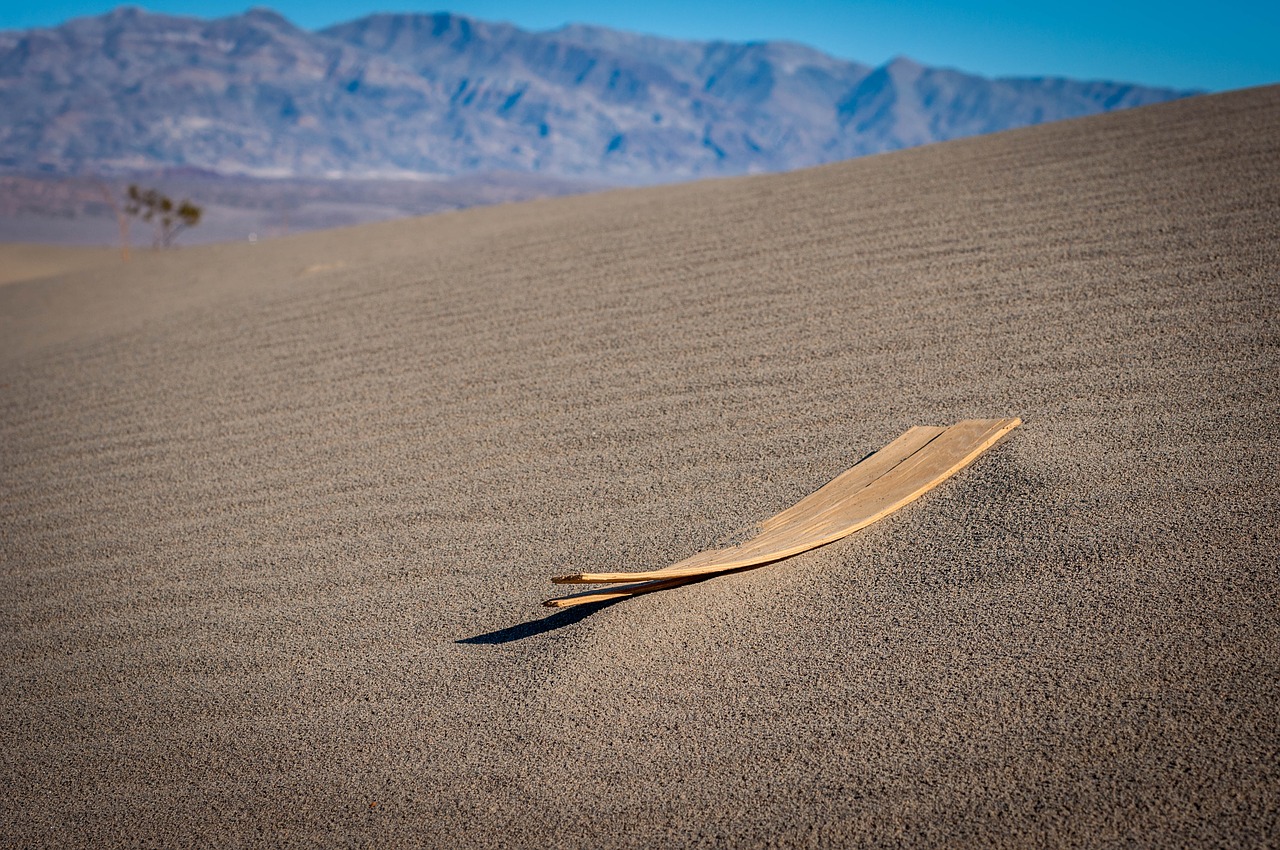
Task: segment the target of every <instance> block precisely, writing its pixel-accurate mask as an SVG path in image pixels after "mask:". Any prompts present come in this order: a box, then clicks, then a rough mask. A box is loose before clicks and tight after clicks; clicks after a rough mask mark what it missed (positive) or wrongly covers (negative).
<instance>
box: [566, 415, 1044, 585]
mask: <svg viewBox="0 0 1280 850" xmlns="http://www.w3.org/2000/svg"><path fill="white" fill-rule="evenodd" d="M1020 424H1022V420H1020V419H1016V418H1015V419H969V420H965V421H963V422H957V423H956V424H955V425H952V426H950V427H948V428H939V427H933V426H916V427H914V428H910V429H908V430H907V431H906V432H905V433H903V434H902V436H900V437H898V438H897V439H896V440H894V441H893V442H891V443H889V445H887V446H885V447H884V448H883V449H881V450H880V451H878V452H876V453H875V454H873V455H871V456H870V457H868V458H866V459H865V460H863V461H862V462H861V463H858V464H857V465H855V466H854V467H852V468H851V469H849V470H847V471H845V472H843V473H841V474H840V475H839V476H837V477H836V478H834V479H833V480H832V481H830V482H829V483H827V484H825V485H824V486H822V487H820V488H819V489H818V490H816V491H815V492H813V493H812V494H810V495H809V496H806V497H805V498H803V499H801V500H800V501H799V502H797V503H796V504H794V505H792V506H791V507H789V508H787V509H786V510H784V511H782V512H781V513H778V514H777V515H775V516H773V517H770V518H769V519H767V520H765V521H764V522H763V523H761V525H760V531H759V533H758V534H757V535H756V536H755V537H752V538H751V539H750V540H747V541H745V542H743V543H741V544H738V545H736V546H729V547H726V548H723V549H711V550H708V551H706V552H699V553H698V554H696V555H693V556H692V557H689V558H686V559H685V560H683V561H680V562H678V563H676V564H672V565H671V566H669V567H665V568H663V569H658V570H649V571H645V572H611V573H575V574H571V575H561V576H555V577H554V578H552V581H554V582H556V583H557V584H597V583H599V584H613V583H618V582H636V583H634V584H628V585H626V586H624V587H614V588H610V589H608V590H601V591H593V592H587V593H580V594H575V595H573V596H566V597H560V598H557V599H551V600H548V601H547V602H546V603H545V604H546V605H548V606H551V607H555V608H565V607H570V606H572V605H582V604H585V603H588V602H604V601H608V600H611V599H620V598H625V597H627V596H635V595H638V594H641V593H650V592H652V591H655V590H666V589H667V588H670V587H677V586H679V585H681V584H687V583H689V582H691V581H696V580H699V579H702V578H706V577H708V576H712V575H717V574H719V573H724V572H729V571H732V570H740V569H745V568H749V567H755V566H760V565H762V564H767V563H770V562H773V561H777V560H781V559H782V558H787V557H790V556H791V555H796V554H799V553H800V552H804V551H807V550H809V549H814V548H817V547H818V546H823V545H826V544H827V543H831V542H834V541H836V540H839V539H840V538H842V537H846V536H848V535H850V534H852V533H853V532H855V531H858V530H859V529H862V528H866V527H867V526H868V525H870V524H871V523H873V522H876V521H877V520H880V519H883V518H884V517H886V516H888V515H889V514H891V513H893V512H894V511H896V510H898V509H900V508H902V507H904V506H905V505H908V504H910V503H911V502H913V501H915V500H916V499H918V498H920V497H921V496H923V495H924V494H925V493H927V492H929V491H930V490H932V489H933V488H934V487H937V486H938V485H939V484H941V483H942V482H943V481H946V480H947V479H948V478H950V477H951V476H952V475H955V474H956V473H957V472H959V471H960V470H962V469H964V468H965V467H966V466H968V465H969V464H970V463H972V462H973V461H974V460H976V459H977V458H978V457H979V456H981V455H982V454H983V453H984V452H985V451H987V450H988V449H989V448H991V447H992V446H994V445H995V444H996V443H997V442H998V441H999V440H1000V439H1001V438H1002V437H1004V436H1005V435H1006V434H1008V433H1009V432H1010V431H1012V430H1013V429H1014V428H1016V427H1018V426H1019V425H1020Z"/></svg>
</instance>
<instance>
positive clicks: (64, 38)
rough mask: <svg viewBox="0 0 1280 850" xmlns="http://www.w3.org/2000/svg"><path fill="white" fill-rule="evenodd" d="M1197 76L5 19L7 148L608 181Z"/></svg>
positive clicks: (965, 123)
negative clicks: (1088, 79) (1059, 73)
mask: <svg viewBox="0 0 1280 850" xmlns="http://www.w3.org/2000/svg"><path fill="white" fill-rule="evenodd" d="M1187 94H1190V92H1184V91H1173V90H1168V89H1154V88H1145V87H1141V86H1134V85H1125V84H1120V83H1101V82H1093V83H1084V82H1074V81H1070V80H1061V79H1018V80H1011V79H1002V80H991V79H985V78H982V77H978V76H974V75H971V74H964V73H961V72H959V71H952V70H942V69H936V68H928V67H924V66H922V65H919V64H917V63H915V62H912V61H910V60H908V59H897V60H894V61H893V62H890V63H888V64H887V65H884V66H883V67H879V68H872V67H869V66H866V65H861V64H859V63H857V62H848V61H844V60H840V59H835V58H833V57H831V56H827V55H825V54H823V53H820V52H818V51H816V50H813V49H810V48H807V47H803V46H801V45H797V44H789V43H782V42H760V43H750V44H730V43H725V42H682V41H674V40H668V39H662V38H656V37H652V36H640V35H633V34H629V33H623V32H617V31H613V30H608V29H604V28H600V27H587V26H571V27H566V28H563V29H560V30H556V31H552V32H543V33H533V32H526V31H524V30H521V29H518V28H516V27H513V26H510V25H506V24H492V23H485V22H482V21H476V20H471V19H468V18H465V17H461V16H458V15H450V14H434V15H409V14H403V15H374V16H370V17H366V18H362V19H360V20H357V21H352V22H350V23H345V24H341V25H338V26H334V27H330V28H329V29H326V30H323V31H320V32H308V31H306V30H302V29H299V28H298V27H296V26H294V25H293V24H291V23H290V22H289V21H287V20H285V19H284V18H283V17H281V16H280V15H278V14H276V13H274V12H271V11H269V10H264V9H256V10H253V11H250V12H248V13H246V14H243V15H238V16H234V17H228V18H221V19H218V20H212V21H210V20H201V19H197V18H187V17H172V16H167V15H154V14H148V13H145V12H143V11H141V10H138V9H134V8H121V9H118V10H116V11H114V12H112V13H110V14H107V15H103V16H101V17H95V18H82V19H77V20H73V21H70V22H68V23H66V24H64V25H62V26H59V27H56V28H52V29H39V30H31V31H27V32H0V114H3V116H4V119H3V122H2V123H0V169H3V170H7V171H10V172H33V171H38V172H45V173H53V174H75V173H85V172H117V173H119V172H127V171H131V170H150V169H163V168H173V167H183V168H197V169H203V170H208V171H213V172H218V173H223V174H240V175H255V176H270V177H305V178H318V177H335V176H342V177H359V178H369V177H375V178H376V177H397V176H405V175H418V176H422V175H426V176H432V177H458V176H462V175H469V174H480V173H487V172H493V171H507V172H523V173H537V174H540V175H543V176H546V177H556V178H575V179H587V180H593V181H604V182H611V183H626V182H636V183H643V182H657V181H666V180H678V179H686V178H692V177H698V176H703V175H720V174H738V173H746V172H752V171H777V170H786V169H792V168H797V167H801V166H808V165H814V164H817V163H822V162H828V161H832V160H838V159H844V158H848V157H853V156H858V155H861V154H867V153H874V152H878V151H885V150H893V149H897V148H904V147H909V146H913V145H919V144H924V143H927V142H933V141H940V140H944V139H951V138H956V137H959V136H967V135H973V134H977V133H987V132H992V131H996V130H1004V129H1008V128H1011V127H1018V126H1023V125H1026V124H1035V123H1039V122H1044V121H1053V120H1057V119H1062V118H1072V117H1076V116H1081V115H1087V114H1091V113H1097V112H1105V111H1108V110H1113V109H1121V108H1125V107H1130V106H1139V105H1143V104H1148V103H1155V102H1158V101H1164V100H1170V99H1173V98H1177V97H1182V96H1184V95H1187Z"/></svg>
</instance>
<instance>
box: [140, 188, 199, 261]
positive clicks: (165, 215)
mask: <svg viewBox="0 0 1280 850" xmlns="http://www.w3.org/2000/svg"><path fill="white" fill-rule="evenodd" d="M124 209H125V212H127V213H128V214H129V215H132V216H137V217H138V218H140V219H142V220H143V221H149V222H152V223H153V224H154V225H155V228H156V237H155V241H154V243H153V244H154V246H155V247H156V248H168V247H169V246H170V245H172V244H173V240H174V239H176V238H177V236H178V234H179V233H181V232H182V231H184V230H186V229H187V228H189V227H195V226H196V225H197V224H199V223H200V216H201V214H202V213H203V212H204V210H202V209H200V207H198V206H196V205H195V204H193V203H191V202H190V201H188V200H183V201H182V202H181V203H177V204H175V203H174V202H173V199H172V198H170V197H169V196H168V195H162V194H161V193H160V192H158V191H156V190H155V189H140V188H138V186H137V184H134V183H131V184H129V191H128V192H127V193H126V197H125V205H124Z"/></svg>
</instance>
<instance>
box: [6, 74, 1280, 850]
mask: <svg viewBox="0 0 1280 850" xmlns="http://www.w3.org/2000/svg"><path fill="white" fill-rule="evenodd" d="M1277 138H1280V88H1275V87H1273V88H1267V89H1258V90H1251V91H1244V92H1237V93H1231V94H1226V95H1219V96H1212V97H1203V98H1196V99H1193V100H1189V101H1183V102H1178V103H1174V104H1169V105H1164V106H1157V107H1150V108H1145V109H1140V110H1135V111H1132V112H1125V113H1120V114H1114V115H1108V116H1103V117H1099V118H1091V119H1085V120H1081V121H1076V122H1070V123H1066V124H1058V125H1050V126H1043V127H1038V128H1032V129H1028V130H1021V131H1015V132H1011V133H1005V134H1001V135H997V136H991V137H986V138H980V139H973V140H966V141H961V142H955V143H948V144H944V145H938V146H933V147H928V148H921V149H917V150H912V151H907V152H902V153H897V154H891V155H884V156H877V157H873V158H869V159H864V160H857V161H853V162H849V163H844V164H839V165H835V166H829V167H824V168H820V169H815V170H811V171H805V172H800V173H795V174H789V175H779V176H764V177H752V178H744V179H735V180H725V181H716V182H705V183H698V184H692V185H684V186H676V187H664V188H658V189H652V190H642V191H625V192H614V193H607V194H602V195H595V196H584V197H575V198H568V199H560V200H552V201H538V202H533V203H527V204H519V205H510V206H504V207H494V208H487V209H477V210H471V211H466V212H461V213H451V214H445V215H439V216H434V217H430V218H423V219H416V220H408V221H400V222H393V223H386V224H379V225H372V226H366V227H361V228H358V229H352V230H344V231H336V232H328V233H317V234H307V235H302V236H298V237H292V238H288V239H283V240H279V241H275V242H269V243H259V244H257V245H247V244H239V245H228V246H205V247H199V248H192V249H185V250H182V251H179V252H173V253H171V254H166V255H155V256H150V257H146V258H144V260H143V261H140V262H138V263H133V264H130V266H129V267H127V268H119V267H115V266H110V267H104V268H101V269H95V270H88V271H80V272H69V273H67V274H64V275H63V276H61V277H58V278H54V279H47V280H41V281H27V282H18V283H13V284H10V285H7V286H5V287H3V288H0V389H2V390H3V392H2V394H0V400H2V404H3V408H2V410H3V412H2V413H0V437H2V441H3V442H2V445H3V456H2V459H0V494H2V495H0V540H2V541H3V546H2V549H0V552H2V554H0V628H2V629H3V631H4V638H3V641H0V658H2V659H3V661H2V662H0V670H3V677H2V678H0V705H2V706H3V711H2V712H0V740H3V741H4V747H3V749H2V752H3V755H2V756H0V758H2V759H3V768H2V772H0V776H3V782H4V794H3V800H2V801H0V832H2V833H3V834H5V835H7V836H9V837H10V840H11V841H12V842H13V844H14V845H16V846H134V845H148V846H166V847H171V846H172V847H176V846H228V847H231V846H249V845H255V846H256V845H261V846H307V845H321V846H333V845H337V844H350V845H359V846H381V847H387V846H441V847H462V846H474V847H540V848H541V847H653V846H734V847H757V846H759V847H763V846H775V845H777V846H894V847H898V846H930V847H932V846H1011V847H1017V846H1072V847H1081V846H1101V845H1107V846H1112V845H1116V844H1124V845H1126V846H1153V847H1168V846H1179V847H1197V846H1209V845H1213V846H1225V845H1237V846H1263V845H1265V844H1267V843H1274V842H1275V841H1276V840H1277V834H1278V830H1280V814H1278V813H1280V721H1278V720H1277V717H1278V715H1280V711H1278V709H1280V699H1278V697H1280V649H1278V648H1277V647H1280V577H1278V576H1277V568H1276V561H1277V554H1278V553H1280V540H1278V539H1277V538H1278V533H1277V530H1276V529H1277V520H1278V519H1280V505H1278V504H1277V501H1278V500H1277V493H1278V488H1277V470H1278V469H1280V439H1278V438H1280V434H1278V433H1277V422H1278V421H1280V419H1278V415H1280V357H1278V356H1277V352H1278V343H1280V337H1278V335H1277V334H1278V331H1277V322H1276V318H1277V302H1278V301H1280V259H1278V254H1277V235H1278V230H1277V228H1278V225H1280V177H1278V175H1280V146H1278V145H1277V144H1276V139H1277ZM1005 416H1019V417H1021V418H1022V419H1023V420H1024V423H1025V424H1024V425H1023V426H1022V427H1021V428H1019V429H1018V430H1017V431H1016V432H1014V433H1013V434H1012V435H1011V436H1010V437H1009V439H1008V440H1007V441H1006V442H1005V443H1003V444H1001V445H1000V446H998V447H997V448H996V449H994V450H993V451H992V452H991V453H990V454H988V455H987V456H985V457H983V458H982V459H981V460H979V462H978V463H976V464H975V465H974V466H973V467H971V468H970V469H967V470H965V471H964V472H962V473H961V474H960V475H958V476H957V477H956V478H955V479H953V480H952V481H949V482H947V483H946V484H944V485H943V486H942V487H940V488H938V489H937V490H936V491H934V492H933V493H931V494H929V495H928V496H926V497H925V498H924V499H923V500H921V501H920V502H918V503H916V504H914V505H912V506H910V507H908V508H906V509H905V510H903V511H902V512H900V513H899V514H896V515H894V516H893V517H891V518H889V519H887V520H885V521H883V522H881V523H879V524H877V525H875V526H872V527H871V528H869V529H867V530H865V531H863V532H860V533H859V534H857V535H855V536H853V537H850V538H848V539H846V540H844V541H841V542H838V543H835V544H832V545H830V546H827V547H824V548H822V549H819V550H816V551H814V552H811V553H807V554H804V555H801V556H799V557H796V558H793V559H790V560H788V561H784V562H782V563H779V564H777V565H774V566H770V567H766V568H762V569H758V570H753V571H750V572H746V573H741V574H736V575H729V576H724V577H721V578H717V579H714V580H711V581H706V582H702V583H699V584H695V585H690V586H687V587H682V588H678V589H675V590H671V591H667V592H662V593H655V594H651V595H648V596H644V597H641V598H637V599H634V600H629V601H626V602H623V603H620V604H616V605H611V606H607V607H604V608H600V609H596V610H592V611H586V612H584V611H582V610H581V609H573V610H571V611H567V612H561V613H552V614H550V615H549V616H548V615H546V613H545V609H542V608H540V607H539V601H540V600H541V599H542V598H544V597H545V596H547V595H549V592H551V591H552V587H551V585H550V584H549V583H548V580H549V578H550V576H551V575H553V574H556V573H571V572H588V571H602V570H615V569H627V570H639V569H645V568H652V567H660V566H665V565H667V564H671V563H674V562H676V561H678V560H680V559H682V558H684V557H686V556H688V555H690V554H692V553H694V552H698V551H700V550H703V549H708V548H711V547H713V546H716V545H718V544H719V545H723V544H725V543H726V542H728V541H730V540H732V539H734V535H736V534H738V533H740V531H741V530H742V529H743V528H744V527H748V526H750V525H751V524H752V523H754V522H757V521H759V520H761V519H763V518H765V517H768V516H770V515H772V514H774V513H776V512H778V511H779V510H781V509H782V508H784V507H786V506H787V505H789V504H792V503H794V502H795V501H796V500H797V499H799V498H800V497H802V496H804V495H806V494H808V493H810V492H812V491H813V490H815V489H816V488H817V487H818V486H820V485H822V484H823V483H825V482H826V481H828V480H830V479H831V478H832V477H833V476H834V475H836V474H837V473H839V472H841V471H842V470H844V469H846V468H848V467H849V466H850V465H852V464H853V463H854V462H856V461H857V460H858V459H859V458H861V457H862V456H863V455H865V454H866V453H867V452H870V451H872V450H874V449H876V448H878V447H880V446H882V445H884V444H885V443H887V442H888V441H889V440H890V439H892V438H893V437H895V436H896V435H898V434H900V433H901V432H902V431H904V430H905V429H906V428H907V427H909V426H911V425H915V424H947V423H950V422H954V421H958V420H961V419H965V418H994V417H1005Z"/></svg>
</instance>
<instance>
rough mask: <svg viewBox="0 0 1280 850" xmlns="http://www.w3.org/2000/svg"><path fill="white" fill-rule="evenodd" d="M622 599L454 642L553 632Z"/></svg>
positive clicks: (509, 639)
mask: <svg viewBox="0 0 1280 850" xmlns="http://www.w3.org/2000/svg"><path fill="white" fill-rule="evenodd" d="M622 601H623V600H622V599H609V600H606V601H604V602H591V603H588V604H585V605H575V606H574V607H572V608H563V609H561V610H559V611H557V612H555V613H554V614H550V615H548V616H546V617H543V618H542V619H540V620H530V621H529V622H527V623H520V624H519V625H516V626H507V627H506V628H505V629H498V630H497V631H495V632H485V633H484V634H482V635H475V636H473V637H468V638H459V639H458V640H456V641H454V643H478V644H487V645H493V644H500V643H511V642H512V641H513V640H524V639H525V638H531V637H534V636H536V635H544V634H546V633H547V632H553V631H555V630H556V629H563V628H564V627H565V626H572V625H573V624H574V623H577V622H579V621H581V620H584V619H586V618H587V617H590V616H591V615H592V614H594V613H595V612H597V611H600V610H603V609H605V608H608V607H609V606H610V605H616V604H618V603H619V602H622Z"/></svg>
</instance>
